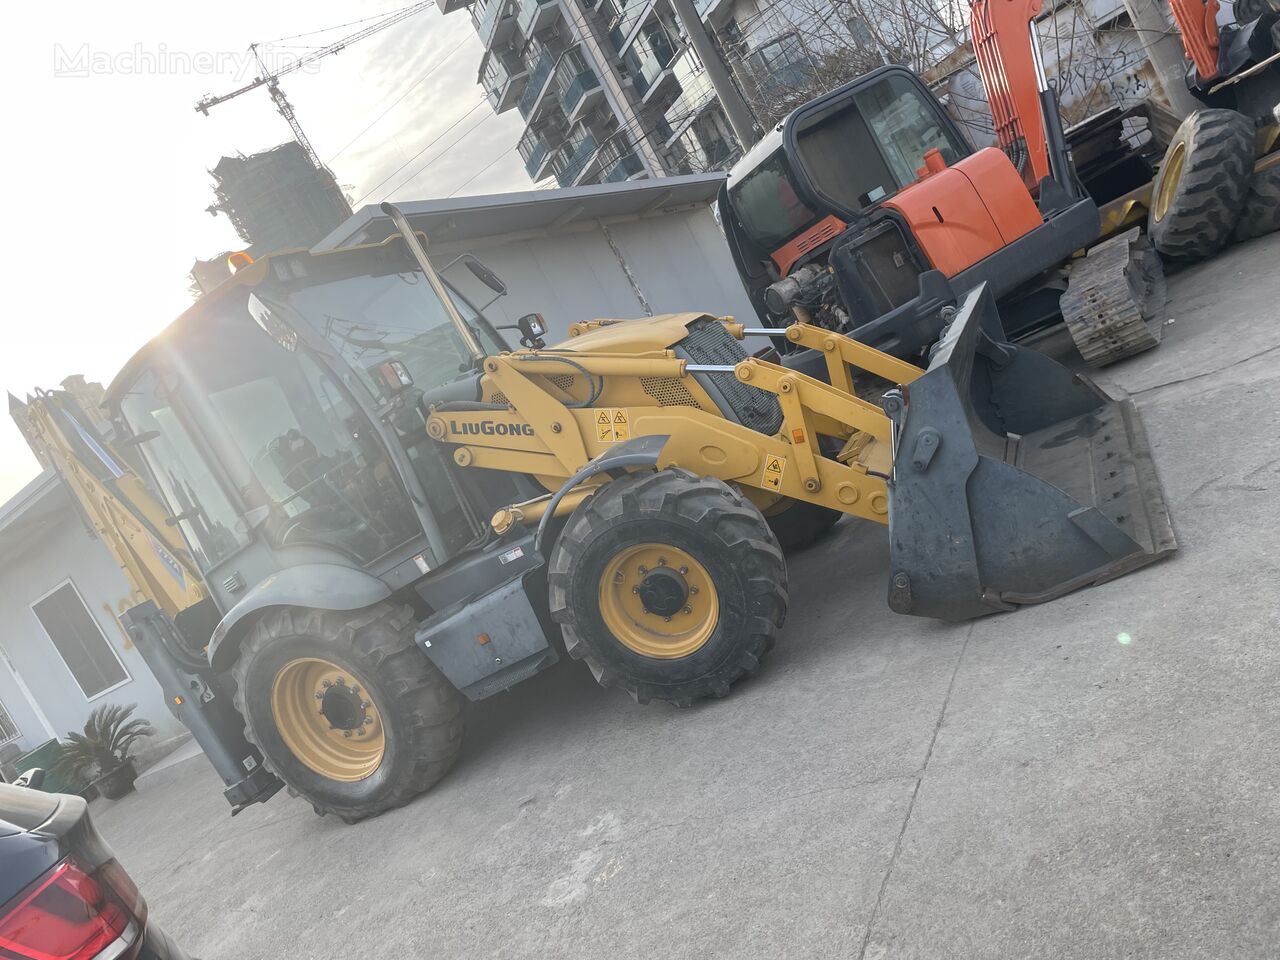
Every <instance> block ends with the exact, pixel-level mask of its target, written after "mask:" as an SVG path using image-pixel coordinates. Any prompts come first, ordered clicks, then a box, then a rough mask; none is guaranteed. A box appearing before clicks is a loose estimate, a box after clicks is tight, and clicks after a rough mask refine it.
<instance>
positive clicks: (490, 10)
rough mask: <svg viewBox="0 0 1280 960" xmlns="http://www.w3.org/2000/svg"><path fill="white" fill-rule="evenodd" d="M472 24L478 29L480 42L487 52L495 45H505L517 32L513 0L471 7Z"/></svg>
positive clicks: (494, 0) (499, 0)
mask: <svg viewBox="0 0 1280 960" xmlns="http://www.w3.org/2000/svg"><path fill="white" fill-rule="evenodd" d="M471 23H472V25H473V26H474V27H475V28H476V33H477V34H478V35H479V37H480V42H481V43H482V44H483V45H484V48H485V49H486V50H489V49H491V48H492V47H493V46H494V45H495V44H499V43H505V42H506V41H507V40H509V39H510V38H511V33H512V31H514V30H515V26H516V17H515V9H514V8H513V7H512V5H511V0H487V2H484V3H481V2H476V3H474V4H472V6H471Z"/></svg>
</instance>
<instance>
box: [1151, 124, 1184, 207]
mask: <svg viewBox="0 0 1280 960" xmlns="http://www.w3.org/2000/svg"><path fill="white" fill-rule="evenodd" d="M1186 156H1187V145H1186V143H1179V144H1178V145H1177V146H1175V147H1174V148H1173V151H1172V152H1171V153H1170V154H1169V158H1168V159H1167V160H1165V162H1164V169H1163V170H1161V171H1160V189H1159V190H1158V191H1156V208H1155V215H1156V221H1157V222H1158V221H1160V220H1163V219H1164V215H1165V214H1166V213H1168V212H1169V205H1170V204H1171V203H1173V195H1174V194H1175V193H1177V191H1178V181H1179V180H1181V179H1182V163H1183V161H1184V160H1185V159H1186Z"/></svg>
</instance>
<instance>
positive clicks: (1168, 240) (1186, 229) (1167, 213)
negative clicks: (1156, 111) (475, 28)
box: [1147, 109, 1254, 261]
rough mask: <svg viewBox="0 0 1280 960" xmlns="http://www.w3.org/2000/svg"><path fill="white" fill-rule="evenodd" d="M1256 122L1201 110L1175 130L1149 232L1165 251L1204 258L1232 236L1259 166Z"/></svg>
mask: <svg viewBox="0 0 1280 960" xmlns="http://www.w3.org/2000/svg"><path fill="white" fill-rule="evenodd" d="M1253 157H1254V129H1253V123H1252V122H1250V120H1249V118H1248V117H1246V116H1245V115H1244V114H1242V113H1237V112H1236V111H1235V110H1215V109H1204V110H1197V111H1195V112H1194V113H1192V114H1189V115H1188V116H1187V118H1186V119H1185V120H1183V121H1182V126H1180V127H1178V132H1177V133H1176V134H1174V137H1173V140H1172V142H1171V143H1170V144H1169V149H1168V150H1167V151H1165V155H1164V162H1163V163H1162V164H1161V165H1160V172H1159V174H1157V175H1156V180H1155V184H1154V185H1153V187H1152V194H1151V212H1150V214H1149V215H1148V218H1147V233H1148V235H1149V236H1150V237H1151V242H1152V243H1153V244H1154V245H1155V248H1156V250H1157V251H1159V253H1160V254H1161V256H1165V257H1169V258H1172V259H1175V260H1183V261H1192V260H1203V259H1204V258H1205V257H1210V256H1213V254H1215V253H1217V252H1218V251H1219V250H1220V249H1221V248H1222V247H1223V246H1225V245H1226V243H1227V241H1228V240H1230V239H1231V235H1232V232H1233V231H1234V230H1235V227H1236V220H1237V218H1238V217H1239V216H1240V210H1241V208H1242V207H1243V206H1244V200H1245V195H1246V194H1247V193H1248V192H1249V179H1250V176H1251V174H1252V172H1253Z"/></svg>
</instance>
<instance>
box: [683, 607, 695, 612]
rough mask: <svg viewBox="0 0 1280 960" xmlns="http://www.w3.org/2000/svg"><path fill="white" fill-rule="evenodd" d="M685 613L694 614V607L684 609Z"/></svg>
mask: <svg viewBox="0 0 1280 960" xmlns="http://www.w3.org/2000/svg"><path fill="white" fill-rule="evenodd" d="M684 612H685V613H693V607H685V608H684Z"/></svg>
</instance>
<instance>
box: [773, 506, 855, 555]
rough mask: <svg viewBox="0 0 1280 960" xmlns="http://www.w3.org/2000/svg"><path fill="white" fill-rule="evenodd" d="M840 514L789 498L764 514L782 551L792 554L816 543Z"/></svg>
mask: <svg viewBox="0 0 1280 960" xmlns="http://www.w3.org/2000/svg"><path fill="white" fill-rule="evenodd" d="M843 516H844V514H843V513H841V512H840V511H839V510H832V509H831V508H830V507H822V506H819V505H818V504H816V503H809V502H808V501H805V500H792V501H791V502H790V503H789V504H788V505H787V507H786V509H785V510H782V511H780V512H778V513H774V514H766V515H765V520H766V521H767V522H768V524H769V529H770V530H772V531H773V535H774V536H775V537H777V538H778V545H779V546H780V547H782V552H783V553H796V552H798V551H800V550H803V549H805V547H808V546H811V545H812V544H815V543H817V542H818V541H819V540H821V539H822V538H823V537H825V536H826V535H827V534H828V533H830V532H831V528H832V527H834V526H835V525H836V523H837V522H839V520H840V518H841V517H843Z"/></svg>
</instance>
